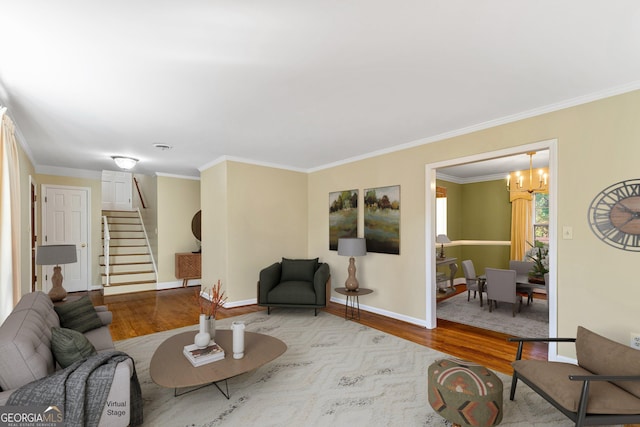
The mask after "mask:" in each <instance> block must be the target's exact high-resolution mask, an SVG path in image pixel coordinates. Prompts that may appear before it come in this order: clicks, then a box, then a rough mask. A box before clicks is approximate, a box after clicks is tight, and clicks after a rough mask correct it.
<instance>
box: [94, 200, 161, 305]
mask: <svg viewBox="0 0 640 427" xmlns="http://www.w3.org/2000/svg"><path fill="white" fill-rule="evenodd" d="M102 218H103V221H105V218H106V222H107V225H108V235H109V237H110V239H109V248H108V253H109V260H108V261H109V263H108V264H109V267H108V273H109V275H108V278H107V265H106V264H107V262H106V259H105V255H104V253H103V254H102V255H100V267H101V269H102V287H103V288H102V289H103V294H104V295H118V294H125V293H130V292H140V291H148V290H154V289H156V284H157V275H156V272H155V268H154V263H153V259H152V255H151V250H150V248H149V245H148V244H147V238H146V236H145V231H144V226H143V224H142V221H141V219H140V215H139V213H138V211H115V210H103V211H102ZM102 240H103V248H104V247H105V246H104V243H105V227H104V224H103V227H102ZM107 281H108V283H107Z"/></svg>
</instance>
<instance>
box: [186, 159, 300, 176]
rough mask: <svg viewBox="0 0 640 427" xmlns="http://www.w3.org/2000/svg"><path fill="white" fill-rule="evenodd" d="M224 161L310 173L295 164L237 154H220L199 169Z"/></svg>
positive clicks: (203, 169)
mask: <svg viewBox="0 0 640 427" xmlns="http://www.w3.org/2000/svg"><path fill="white" fill-rule="evenodd" d="M224 162H237V163H245V164H249V165H255V166H264V167H267V168H274V169H283V170H288V171H292V172H302V173H309V170H308V169H304V168H296V167H293V166H287V165H281V164H278V163H270V162H261V161H257V160H252V159H245V158H242V157H235V156H220V157H218V158H217V159H215V160H212V161H211V162H209V163H205V164H204V165H202V166H200V167H199V168H198V170H199V171H200V172H203V171H205V170H207V169H209V168H211V167H213V166H215V165H218V164H220V163H224Z"/></svg>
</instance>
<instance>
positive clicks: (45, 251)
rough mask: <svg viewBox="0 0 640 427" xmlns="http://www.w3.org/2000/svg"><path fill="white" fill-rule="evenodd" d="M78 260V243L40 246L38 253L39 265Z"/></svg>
mask: <svg viewBox="0 0 640 427" xmlns="http://www.w3.org/2000/svg"><path fill="white" fill-rule="evenodd" d="M76 261H78V258H77V255H76V245H46V246H38V253H37V255H36V264H38V265H59V264H72V263H74V262H76Z"/></svg>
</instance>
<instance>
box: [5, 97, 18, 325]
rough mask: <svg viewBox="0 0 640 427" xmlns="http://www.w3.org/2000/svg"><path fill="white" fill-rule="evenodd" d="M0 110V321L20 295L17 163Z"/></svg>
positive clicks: (11, 137) (10, 133)
mask: <svg viewBox="0 0 640 427" xmlns="http://www.w3.org/2000/svg"><path fill="white" fill-rule="evenodd" d="M5 112H6V108H4V109H0V323H2V322H3V321H4V319H6V317H7V316H8V315H9V313H11V310H12V309H13V307H14V306H15V304H16V303H17V302H18V300H19V299H20V296H21V290H20V163H19V159H18V147H17V145H16V139H15V133H14V126H13V121H12V120H11V119H10V118H9V117H8V116H7V115H6V114H5Z"/></svg>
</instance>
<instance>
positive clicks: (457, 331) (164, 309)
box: [88, 286, 547, 375]
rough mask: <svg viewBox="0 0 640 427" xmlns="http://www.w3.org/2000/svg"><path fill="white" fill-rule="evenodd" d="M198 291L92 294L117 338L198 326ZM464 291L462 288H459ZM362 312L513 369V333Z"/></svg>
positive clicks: (383, 326) (538, 353)
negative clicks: (105, 310)
mask: <svg viewBox="0 0 640 427" xmlns="http://www.w3.org/2000/svg"><path fill="white" fill-rule="evenodd" d="M199 290H200V287H199V286H194V287H189V288H180V289H168V290H162V291H147V292H139V293H133V294H126V295H111V296H103V295H101V293H100V292H99V291H92V292H89V293H88V294H89V296H90V297H91V300H92V301H93V303H94V305H103V304H105V305H107V306H108V307H109V310H111V312H112V313H113V322H112V324H111V326H110V329H111V335H112V337H113V339H114V341H118V340H123V339H126V338H133V337H137V336H141V335H146V334H152V333H155V332H161V331H166V330H170V329H175V328H180V327H183V326H189V325H194V324H195V323H197V318H198V314H199V311H198V306H197V304H196V300H195V298H196V297H195V295H196V292H198V291H199ZM460 291H461V289H459V290H458V292H460ZM280 310H284V309H280ZM323 310H324V311H326V312H327V313H330V314H333V315H336V316H340V317H344V305H341V304H337V303H333V302H330V303H329V305H328V306H327V307H326V308H325V309H323ZM255 311H264V312H265V316H266V315H267V313H266V308H263V307H258V306H257V305H249V306H243V307H236V308H230V309H221V311H220V312H219V313H218V319H223V318H227V317H232V316H238V315H241V314H245V313H250V312H255ZM277 311H278V309H274V310H272V315H273V314H275V313H277ZM360 313H361V316H360V320H359V321H358V322H359V323H361V324H363V325H366V326H369V327H371V328H375V329H378V330H380V331H383V332H386V333H389V334H392V335H395V336H397V337H400V338H403V339H406V340H409V341H413V342H415V343H417V344H420V345H424V346H426V347H429V348H432V349H434V350H438V351H441V352H444V353H448V354H451V355H453V356H456V357H459V358H462V359H466V360H471V361H473V362H476V363H480V364H482V365H484V366H486V367H488V368H490V369H493V370H496V371H498V372H502V373H505V374H509V375H510V374H511V373H512V370H511V362H512V361H513V360H514V357H515V354H516V345H515V344H513V343H509V342H507V338H508V337H509V336H510V335H506V334H502V333H499V332H493V331H488V330H484V329H479V328H475V327H473V326H467V325H463V324H460V323H455V322H450V321H446V320H441V319H438V327H437V328H436V329H426V328H424V327H421V326H417V325H413V324H410V323H406V322H402V321H399V320H395V319H391V318H389V317H385V316H381V315H378V314H374V313H370V312H366V311H362V310H361V312H360ZM309 316H313V310H309ZM345 321H346V320H345ZM524 358H527V359H538V360H546V359H547V345H546V344H537V345H531V346H528V348H527V347H526V348H525V352H524Z"/></svg>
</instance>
